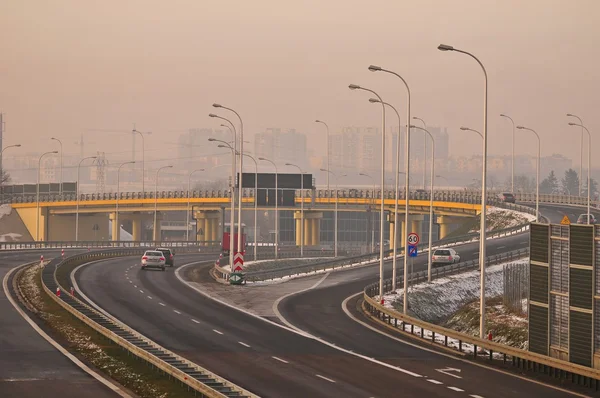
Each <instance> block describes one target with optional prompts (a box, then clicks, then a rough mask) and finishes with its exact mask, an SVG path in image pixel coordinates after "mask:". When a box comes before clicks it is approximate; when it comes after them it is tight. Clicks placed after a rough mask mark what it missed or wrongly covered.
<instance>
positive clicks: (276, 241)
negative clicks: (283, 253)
mask: <svg viewBox="0 0 600 398" xmlns="http://www.w3.org/2000/svg"><path fill="white" fill-rule="evenodd" d="M258 160H262V161H264V162H269V163H271V164H272V165H273V167H275V258H277V257H278V251H279V188H278V187H277V184H278V181H277V180H278V179H279V178H278V173H277V165H276V164H275V162H273V161H272V160H269V159H266V158H258Z"/></svg>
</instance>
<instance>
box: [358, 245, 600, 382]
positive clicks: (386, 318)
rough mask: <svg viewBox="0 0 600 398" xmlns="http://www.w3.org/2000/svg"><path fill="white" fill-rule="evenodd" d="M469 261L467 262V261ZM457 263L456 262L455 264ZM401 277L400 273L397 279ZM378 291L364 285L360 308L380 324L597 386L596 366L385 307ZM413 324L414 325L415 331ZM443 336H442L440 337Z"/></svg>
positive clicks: (475, 356) (459, 269)
mask: <svg viewBox="0 0 600 398" xmlns="http://www.w3.org/2000/svg"><path fill="white" fill-rule="evenodd" d="M528 252H529V250H528V249H527V250H524V251H518V252H512V253H510V254H509V256H508V257H506V256H500V257H497V256H491V257H488V258H487V260H486V264H488V265H492V264H498V263H501V262H505V261H512V260H514V259H516V258H522V257H523V256H525V255H527V254H528ZM468 263H471V264H468ZM459 265H460V264H459ZM478 267H479V264H478V261H477V260H474V261H473V262H467V263H465V264H464V265H460V266H459V267H453V266H447V267H443V268H440V269H438V272H436V273H434V274H433V275H432V276H433V277H436V278H437V277H440V276H445V275H448V274H450V273H458V272H462V271H464V270H466V269H473V268H478ZM415 276H416V279H415V281H423V280H427V275H426V274H425V273H423V271H421V272H419V273H416V275H415ZM398 281H402V277H400V278H399V279H398ZM391 287H392V283H391V279H388V280H386V281H384V291H385V292H389V291H390V289H391ZM378 295H379V282H376V283H374V284H371V285H369V286H367V287H365V289H364V292H363V299H364V301H363V307H362V308H363V311H364V312H365V313H366V314H367V315H368V316H369V317H370V318H372V319H373V320H374V321H376V322H378V323H380V324H384V325H386V326H387V327H390V328H394V329H399V330H401V331H402V332H404V333H407V334H410V335H412V336H414V337H416V338H420V339H421V340H424V341H427V342H428V343H431V344H437V345H441V346H445V347H446V348H455V349H458V351H459V352H463V351H464V349H465V348H468V346H471V347H472V350H473V354H472V358H473V360H477V359H479V358H480V357H484V358H487V359H488V360H489V362H491V363H493V364H495V365H503V366H504V365H508V366H510V365H512V366H513V367H514V368H517V369H518V370H519V371H523V372H533V373H537V374H545V375H547V376H548V377H553V378H555V379H560V380H561V381H568V380H570V381H571V382H573V383H575V384H578V385H580V386H585V387H589V388H591V389H594V390H596V391H598V390H599V389H600V370H596V369H593V368H589V367H585V366H581V365H577V364H573V363H570V362H567V361H563V360H560V359H556V358H552V357H548V356H545V355H541V354H537V353H533V352H530V351H526V350H522V349H520V348H515V347H510V346H507V345H504V344H500V343H495V342H493V341H490V340H485V339H481V338H479V337H474V336H470V335H467V334H464V333H460V332H457V331H455V330H452V329H448V328H445V327H442V326H438V325H434V324H431V323H428V322H425V321H422V320H420V319H417V318H414V317H411V316H408V315H404V314H403V313H400V312H398V311H396V310H393V309H389V308H386V307H385V306H384V305H382V304H381V303H380V302H379V301H378V300H376V299H375V298H376V297H378ZM415 327H416V328H418V331H417V333H415ZM407 329H408V330H407ZM442 337H443V339H442ZM448 339H453V340H455V341H458V347H451V345H449V344H448Z"/></svg>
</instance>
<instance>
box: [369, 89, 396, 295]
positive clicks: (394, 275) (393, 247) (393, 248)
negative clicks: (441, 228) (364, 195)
mask: <svg viewBox="0 0 600 398" xmlns="http://www.w3.org/2000/svg"><path fill="white" fill-rule="evenodd" d="M369 102H371V103H373V104H374V103H382V104H383V105H384V106H385V105H387V106H389V107H390V108H392V110H393V111H394V112H395V113H396V116H398V139H397V140H396V173H394V174H396V178H395V184H394V199H395V200H394V242H393V245H392V250H393V254H392V280H393V281H394V282H393V284H395V283H396V282H395V281H396V269H397V258H396V257H397V254H398V199H399V193H398V191H399V186H398V185H399V184H400V181H399V180H400V126H401V125H402V123H401V121H400V114H399V113H398V111H397V110H396V108H394V107H393V106H392V105H391V104H389V103H387V102H382V101H380V100H378V99H376V98H370V99H369ZM382 200H383V195H382ZM400 233H402V230H400ZM401 240H402V239H401ZM391 243H392V242H391V239H390V244H391ZM393 290H396V289H393Z"/></svg>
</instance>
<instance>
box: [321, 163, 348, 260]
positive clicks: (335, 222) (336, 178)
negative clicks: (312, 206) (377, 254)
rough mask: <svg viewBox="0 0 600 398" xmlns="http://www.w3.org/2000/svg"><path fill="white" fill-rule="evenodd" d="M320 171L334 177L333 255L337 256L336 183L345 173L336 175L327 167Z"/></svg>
mask: <svg viewBox="0 0 600 398" xmlns="http://www.w3.org/2000/svg"><path fill="white" fill-rule="evenodd" d="M320 170H321V171H325V172H326V173H327V174H332V175H333V176H334V177H335V210H334V215H333V218H334V220H333V229H334V232H333V236H334V237H333V256H334V257H337V256H338V202H339V200H338V191H339V188H338V183H339V179H340V178H342V177H345V176H346V174H342V175H341V176H339V177H338V176H337V174H335V173H334V172H333V171H331V170H327V169H320Z"/></svg>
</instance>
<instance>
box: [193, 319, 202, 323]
mask: <svg viewBox="0 0 600 398" xmlns="http://www.w3.org/2000/svg"><path fill="white" fill-rule="evenodd" d="M192 322H194V323H200V321H197V320H195V319H192Z"/></svg>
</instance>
